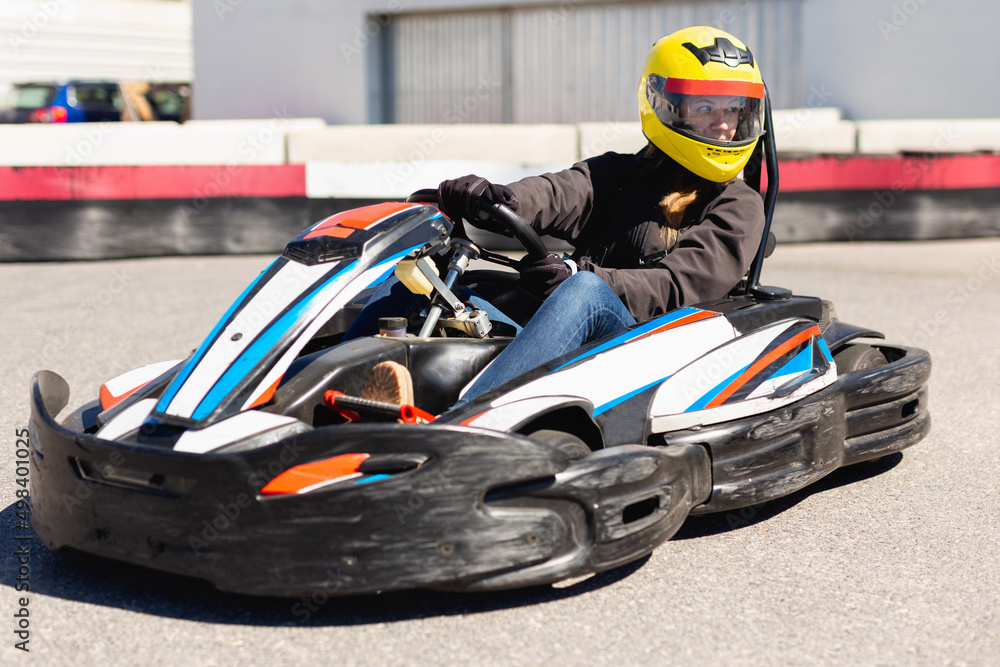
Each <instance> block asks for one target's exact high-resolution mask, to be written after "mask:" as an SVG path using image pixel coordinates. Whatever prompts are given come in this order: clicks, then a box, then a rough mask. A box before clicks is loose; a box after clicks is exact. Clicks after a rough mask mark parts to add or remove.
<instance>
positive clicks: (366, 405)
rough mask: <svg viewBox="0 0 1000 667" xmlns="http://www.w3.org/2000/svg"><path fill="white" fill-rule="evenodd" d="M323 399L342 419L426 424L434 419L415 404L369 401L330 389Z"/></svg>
mask: <svg viewBox="0 0 1000 667" xmlns="http://www.w3.org/2000/svg"><path fill="white" fill-rule="evenodd" d="M323 400H324V402H325V403H326V405H327V406H328V407H329V408H330V409H331V410H336V411H337V412H338V413H340V415H341V416H342V417H343V418H344V419H347V420H348V421H352V422H359V421H393V420H395V421H399V422H402V423H404V424H427V423H429V422H432V421H434V420H435V419H436V417H435V416H434V415H432V414H430V413H429V412H425V411H423V410H421V409H420V408H418V407H417V406H415V405H409V404H403V405H397V404H395V403H385V402H382V401H371V400H368V399H366V398H359V397H357V396H348V395H347V394H345V393H344V392H341V391H334V390H332V389H331V390H329V391H327V392H326V393H325V394H324V395H323Z"/></svg>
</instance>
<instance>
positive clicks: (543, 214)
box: [508, 153, 632, 244]
mask: <svg viewBox="0 0 1000 667" xmlns="http://www.w3.org/2000/svg"><path fill="white" fill-rule="evenodd" d="M631 162H632V156H631V155H623V154H619V153H605V154H604V155H600V156H597V157H593V158H589V159H587V160H583V161H582V162H577V163H576V164H574V165H573V166H572V167H570V168H569V169H564V170H563V171H559V172H556V173H548V174H542V175H541V176H529V177H528V178H523V179H521V180H520V181H516V182H514V183H511V184H509V185H508V187H510V189H511V190H513V191H514V194H515V195H517V200H518V205H517V213H518V215H520V216H521V217H522V218H524V219H525V221H526V222H527V223H528V224H529V225H531V226H532V228H534V230H535V231H536V232H538V233H539V234H541V235H548V236H553V237H555V238H558V239H562V240H563V241H567V242H569V243H571V244H572V243H575V241H576V239H577V238H578V237H579V236H580V232H581V231H582V230H583V228H584V226H586V224H587V222H588V221H590V220H591V219H592V218H595V217H600V211H601V209H602V207H604V206H607V205H608V203H609V202H610V201H613V199H614V194H615V193H616V192H617V190H618V189H619V185H618V184H619V183H620V182H621V181H620V176H621V173H622V170H623V169H626V168H627V166H628V165H629V164H631Z"/></svg>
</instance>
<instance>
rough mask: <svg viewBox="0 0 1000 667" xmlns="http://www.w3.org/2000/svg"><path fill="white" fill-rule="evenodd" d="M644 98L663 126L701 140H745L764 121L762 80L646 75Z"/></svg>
mask: <svg viewBox="0 0 1000 667" xmlns="http://www.w3.org/2000/svg"><path fill="white" fill-rule="evenodd" d="M646 99H647V100H648V101H649V106H650V107H651V108H652V109H653V113H655V114H656V117H657V118H658V119H659V120H660V122H661V123H663V124H664V125H665V126H667V127H669V128H670V129H672V130H674V131H676V132H680V133H681V134H685V135H687V136H689V137H692V138H694V139H697V140H698V141H703V142H705V143H709V144H713V145H722V146H733V145H741V144H747V143H750V142H752V141H754V140H755V139H756V138H757V137H759V136H760V134H761V128H762V127H763V124H764V84H762V83H752V82H748V81H711V80H702V79H677V78H673V77H670V78H667V77H663V76H660V75H659V74H650V75H649V76H648V77H646Z"/></svg>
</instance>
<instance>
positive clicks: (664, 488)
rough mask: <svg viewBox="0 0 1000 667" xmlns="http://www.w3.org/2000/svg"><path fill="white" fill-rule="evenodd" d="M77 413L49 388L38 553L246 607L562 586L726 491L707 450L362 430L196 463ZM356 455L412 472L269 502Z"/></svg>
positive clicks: (453, 431)
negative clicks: (211, 589) (193, 589)
mask: <svg viewBox="0 0 1000 667" xmlns="http://www.w3.org/2000/svg"><path fill="white" fill-rule="evenodd" d="M67 398H68V387H67V386H66V382H65V381H64V380H63V379H62V378H60V377H59V376H58V375H56V374H54V373H50V372H47V371H43V372H42V373H39V374H38V375H36V376H35V379H34V380H33V383H32V392H31V405H32V416H31V442H32V447H31V460H30V463H31V485H32V490H31V496H32V520H33V524H34V528H35V531H36V533H37V534H38V536H39V538H41V540H42V541H43V542H44V543H45V544H46V545H48V546H49V547H50V548H53V549H58V548H62V547H70V548H74V549H79V550H82V551H85V552H88V553H92V554H97V555H101V556H107V557H110V558H114V559H117V560H122V561H127V562H131V563H136V564H140V565H145V566H148V567H152V568H155V569H159V570H164V571H168V572H174V573H178V574H184V575H189V576H193V577H199V578H202V579H207V580H208V581H210V582H212V583H213V584H214V585H215V586H216V587H218V588H220V589H223V590H228V591H235V592H241V593H249V594H262V595H280V596H300V595H309V594H313V593H316V592H320V591H321V592H324V593H325V594H327V595H344V594H352V593H365V592H374V591H381V590H395V589H404V588H413V587H424V588H445V589H457V590H488V589H499V588H508V587H518V586H526V585H532V584H539V583H547V582H552V581H558V580H561V579H564V578H567V577H572V576H577V575H581V574H585V573H590V572H595V571H600V570H605V569H608V568H612V567H616V566H618V565H621V564H624V563H627V562H630V561H632V560H635V559H637V558H639V557H641V556H643V555H645V554H647V553H649V552H650V551H652V550H653V549H654V548H655V547H656V546H657V545H659V544H660V543H661V542H663V541H665V540H667V539H669V538H670V536H671V535H673V533H674V532H676V531H677V529H678V528H679V527H680V525H681V524H682V523H683V521H684V519H685V518H686V517H687V515H688V514H689V513H690V511H691V509H692V508H693V507H694V506H696V505H698V504H699V503H702V502H704V501H705V500H706V499H707V498H708V496H709V491H710V488H711V479H710V463H709V459H708V455H707V452H706V451H705V449H704V448H703V447H700V446H697V445H691V446H681V447H672V448H669V449H663V448H652V447H643V446H623V447H617V448H613V449H609V450H604V451H600V452H595V453H594V454H592V455H590V456H588V457H585V458H584V459H582V460H580V461H577V462H575V463H570V462H569V461H568V460H567V458H566V456H565V455H564V454H563V453H562V452H561V451H559V450H558V449H556V448H554V447H551V446H549V445H546V444H544V443H540V442H537V441H534V440H530V439H528V438H525V437H521V436H518V435H510V434H503V433H496V432H491V431H485V430H480V429H471V428H465V427H449V426H434V425H430V426H403V425H395V424H392V425H388V424H373V425H357V424H355V425H346V426H331V427H324V428H318V429H315V430H312V431H308V432H305V433H300V434H297V435H293V436H291V437H289V438H286V439H283V440H280V441H278V442H274V443H272V444H263V445H261V446H259V447H255V448H242V451H238V452H233V453H223V454H209V455H204V454H203V455H193V454H185V453H178V452H174V451H173V450H171V449H164V448H159V447H151V446H146V445H127V444H122V443H117V442H111V441H107V440H102V439H99V438H97V437H95V436H93V435H89V434H86V433H79V432H74V431H72V430H69V429H67V428H65V427H63V426H62V425H60V424H59V423H57V422H56V420H55V418H54V415H56V414H58V413H59V411H60V410H61V409H62V408H63V407H64V406H65V404H66V401H67ZM348 452H355V453H357V452H377V453H380V454H385V455H388V458H389V460H391V459H392V456H397V457H398V458H399V460H400V462H401V463H400V465H399V466H397V467H398V471H396V472H392V471H391V470H390V474H388V475H387V476H386V477H384V478H380V479H378V480H377V481H373V482H371V483H366V484H351V483H344V484H333V485H331V486H328V487H324V488H322V489H319V490H316V491H311V492H306V493H297V494H290V495H277V496H274V495H262V494H261V489H262V487H263V486H264V485H265V484H266V483H267V482H268V481H269V480H271V479H273V478H274V477H275V476H276V475H278V474H280V473H282V472H283V471H285V470H287V469H288V468H291V467H293V466H295V465H298V464H302V463H307V462H311V461H316V460H321V459H325V458H328V457H333V456H337V455H340V454H343V453H348ZM415 460H416V461H420V462H421V463H420V464H419V465H417V466H416V467H414V465H413V464H412V462H413V461H415ZM389 468H391V465H390V466H389ZM380 477H381V476H380Z"/></svg>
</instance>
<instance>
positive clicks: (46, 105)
mask: <svg viewBox="0 0 1000 667" xmlns="http://www.w3.org/2000/svg"><path fill="white" fill-rule="evenodd" d="M8 106H9V108H7V109H4V110H3V111H0V122H4V123H85V122H94V121H104V120H108V121H119V120H121V117H122V108H123V101H122V94H121V89H120V88H119V86H118V84H117V83H111V82H101V81H68V82H65V83H19V84H15V85H14V88H13V90H12V91H11V95H10V100H9V104H8Z"/></svg>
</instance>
